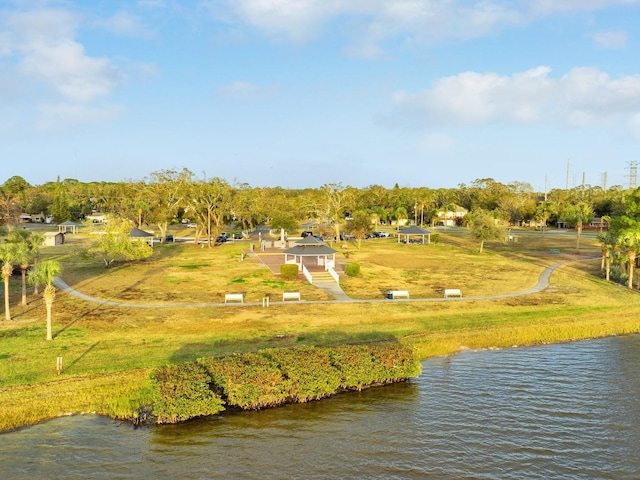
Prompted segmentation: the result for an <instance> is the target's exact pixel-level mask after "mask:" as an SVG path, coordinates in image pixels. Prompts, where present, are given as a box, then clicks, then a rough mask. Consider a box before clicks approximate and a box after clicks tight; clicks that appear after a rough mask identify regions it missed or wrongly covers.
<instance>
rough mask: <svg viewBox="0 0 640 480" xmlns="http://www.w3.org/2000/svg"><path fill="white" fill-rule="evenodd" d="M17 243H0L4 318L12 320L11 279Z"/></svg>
mask: <svg viewBox="0 0 640 480" xmlns="http://www.w3.org/2000/svg"><path fill="white" fill-rule="evenodd" d="M15 248H16V247H15V245H13V244H11V243H6V244H4V245H0V261H1V262H2V269H1V270H0V272H2V281H3V282H4V318H5V319H6V320H11V310H10V308H9V307H10V305H9V280H10V279H11V274H12V273H13V262H14V260H15Z"/></svg>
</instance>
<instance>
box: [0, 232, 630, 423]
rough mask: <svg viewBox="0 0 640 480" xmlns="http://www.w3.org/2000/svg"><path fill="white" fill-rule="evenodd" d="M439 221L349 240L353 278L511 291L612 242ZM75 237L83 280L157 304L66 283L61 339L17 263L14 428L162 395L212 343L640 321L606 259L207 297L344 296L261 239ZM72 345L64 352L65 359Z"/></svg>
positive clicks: (8, 396) (12, 334)
mask: <svg viewBox="0 0 640 480" xmlns="http://www.w3.org/2000/svg"><path fill="white" fill-rule="evenodd" d="M440 233H441V235H440V241H439V242H438V243H437V244H432V245H418V244H410V245H404V244H397V243H395V242H394V241H393V240H392V239H376V240H371V241H366V242H363V244H362V247H361V248H360V249H358V248H356V245H355V244H348V245H347V247H348V248H347V249H342V244H340V245H337V246H335V248H336V249H339V250H341V253H340V254H339V255H338V256H339V257H340V258H338V261H339V262H347V261H349V262H357V263H359V264H360V265H361V275H360V276H358V277H353V278H348V277H345V278H344V279H343V280H342V281H341V285H342V286H343V289H344V290H345V291H346V292H347V293H348V294H349V295H351V296H352V297H354V298H358V299H381V298H383V292H384V291H386V289H388V288H394V289H406V290H409V291H410V293H411V297H412V298H419V297H424V298H434V297H442V289H444V288H460V289H461V290H462V292H463V294H464V295H465V296H479V295H495V294H500V293H511V292H518V291H521V290H525V289H528V288H531V287H532V286H534V285H535V284H536V282H537V278H538V275H539V274H540V273H541V272H542V270H543V269H544V268H545V267H546V266H548V265H551V264H555V263H557V262H561V261H569V260H577V259H585V258H589V257H599V255H600V249H599V246H598V245H597V243H596V241H595V240H594V239H593V238H591V239H589V238H583V239H582V241H581V250H580V252H577V251H576V250H575V236H574V235H571V234H563V235H552V234H545V235H541V234H538V235H526V234H524V233H523V234H522V235H518V241H517V242H515V243H510V244H500V243H495V244H493V243H490V244H489V245H487V246H486V247H485V249H486V250H485V252H484V253H483V254H482V255H478V254H477V253H476V252H477V245H476V244H475V243H474V242H472V241H471V239H470V238H469V236H468V234H467V233H466V232H465V231H464V230H451V231H446V232H445V231H441V232H440ZM71 237H72V236H68V238H70V241H69V242H68V244H66V245H65V246H62V247H50V248H46V249H44V250H43V257H44V258H57V259H58V260H59V261H60V262H61V263H62V265H63V270H62V274H61V277H62V278H63V279H64V280H65V281H66V282H67V283H68V284H69V285H71V286H72V287H74V288H76V289H77V290H79V291H81V292H83V293H85V294H88V295H92V296H96V297H100V298H103V299H109V300H117V301H124V302H131V303H135V304H146V305H150V306H158V307H150V308H132V307H111V306H105V305H99V304H95V303H91V302H87V301H84V300H79V299H76V298H74V297H71V296H69V295H66V294H64V293H60V292H59V293H58V296H57V298H56V301H55V303H54V306H53V314H54V340H53V341H52V342H46V341H45V340H44V338H45V309H44V305H43V303H42V300H41V299H40V298H36V297H35V296H32V295H31V296H30V297H29V304H28V305H27V306H26V307H22V306H20V305H18V304H19V301H20V285H19V284H20V281H19V276H14V278H13V279H12V282H11V284H10V285H11V297H10V298H11V312H12V317H13V319H12V320H11V321H6V320H4V313H3V315H2V318H3V320H0V405H2V406H3V407H2V410H0V430H3V429H9V428H15V427H18V426H21V425H26V424H30V423H34V422H35V421H39V420H42V419H46V418H50V417H53V416H56V415H60V414H64V413H67V412H82V411H86V412H98V413H103V414H108V415H112V416H115V417H124V418H127V417H131V416H132V415H134V412H135V410H136V409H137V408H138V407H139V406H140V405H141V404H144V402H145V401H147V399H146V397H145V395H146V388H145V387H146V385H147V375H148V371H149V369H151V368H153V367H155V366H158V365H162V364H165V363H167V362H181V361H187V360H193V359H196V358H198V357H203V356H220V355H227V354H230V353H234V352H247V351H255V350H258V349H261V348H266V347H278V346H280V347H287V346H294V345H307V344H313V345H331V344H339V343H345V342H369V341H394V342H402V343H406V344H411V345H414V346H415V347H416V348H417V349H418V352H419V354H420V355H421V357H423V358H426V357H428V356H431V355H442V354H450V353H455V352H457V351H459V350H460V349H463V348H489V347H508V346H512V345H524V344H536V343H549V342H558V341H568V340H574V339H580V338H591V337H598V336H603V335H613V334H625V333H634V332H640V315H638V312H639V311H640V310H639V309H640V295H638V294H637V293H636V292H630V291H628V290H627V289H625V288H622V287H620V286H616V285H613V284H609V283H606V282H604V280H602V279H601V278H600V275H599V270H600V262H599V260H597V259H596V260H592V261H585V262H579V263H572V264H568V265H565V266H562V267H561V268H560V269H558V270H557V271H556V272H554V274H553V275H552V278H551V286H550V288H548V289H546V290H545V291H543V292H540V293H536V294H531V295H527V296H522V297H514V298H507V299H500V300H497V299H496V300H476V301H470V300H465V301H454V302H415V303H413V302H397V301H385V302H374V303H353V304H342V303H340V304H339V303H326V304H311V303H305V302H301V303H297V302H292V303H289V304H286V305H279V304H272V306H270V307H269V308H263V307H262V306H255V305H253V306H243V307H238V306H226V307H224V306H223V307H220V306H215V307H212V306H204V307H202V306H201V307H197V306H195V307H194V306H190V305H192V304H203V303H217V302H222V301H223V294H224V293H225V292H232V291H233V292H244V293H245V295H246V298H247V301H250V302H251V301H253V302H259V301H260V300H261V299H262V297H263V296H264V295H265V294H271V295H272V296H274V298H275V299H278V296H279V295H281V293H282V291H285V290H298V291H300V292H301V294H302V298H303V299H306V300H327V299H329V297H328V296H327V294H326V293H325V292H323V291H322V290H320V289H317V288H316V287H313V286H312V285H309V284H307V283H306V282H304V281H303V280H300V279H299V280H294V281H282V280H281V279H280V278H279V276H277V275H274V274H273V273H271V271H270V270H269V269H268V268H266V267H265V266H263V265H262V264H261V263H260V260H259V259H258V258H257V257H248V258H247V257H245V258H244V260H243V261H241V254H242V253H243V252H244V251H245V250H247V249H248V245H247V244H246V243H244V244H243V243H237V244H227V245H222V246H218V247H215V248H213V249H209V248H200V247H198V246H195V245H191V244H170V245H159V246H157V247H156V248H155V250H154V255H153V256H152V257H151V258H150V259H148V260H145V261H142V262H139V263H135V264H131V265H122V266H117V267H114V268H110V269H105V268H104V266H103V265H102V263H101V262H100V261H98V260H95V261H94V260H83V259H81V258H79V257H77V256H76V255H74V251H75V248H76V247H77V246H78V245H79V244H81V243H82V242H83V241H84V239H83V238H82V236H80V235H78V236H76V237H75V238H71ZM552 248H554V249H555V248H558V249H560V253H559V254H552V253H550V250H551V249H552ZM344 251H348V252H349V258H348V259H346V258H345V257H344V255H343V253H342V252H344ZM30 291H31V289H30ZM57 357H62V359H63V373H62V374H61V375H58V374H57V372H56V358H57ZM25 405H27V406H29V408H25Z"/></svg>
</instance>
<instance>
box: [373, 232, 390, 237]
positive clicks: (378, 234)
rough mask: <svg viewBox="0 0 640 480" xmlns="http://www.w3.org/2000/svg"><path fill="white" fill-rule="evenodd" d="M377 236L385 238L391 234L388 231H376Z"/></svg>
mask: <svg viewBox="0 0 640 480" xmlns="http://www.w3.org/2000/svg"><path fill="white" fill-rule="evenodd" d="M375 235H376V237H378V238H384V237H390V236H391V235H390V234H388V233H387V232H375Z"/></svg>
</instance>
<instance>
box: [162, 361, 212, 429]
mask: <svg viewBox="0 0 640 480" xmlns="http://www.w3.org/2000/svg"><path fill="white" fill-rule="evenodd" d="M151 379H152V381H153V384H154V386H155V389H154V399H153V400H154V401H153V413H154V415H155V416H156V417H157V421H158V423H176V422H181V421H184V420H188V419H190V418H194V417H199V416H204V415H213V414H215V413H218V412H221V411H222V410H224V407H223V406H222V404H223V402H222V399H221V398H220V397H219V396H218V395H216V394H215V393H214V392H213V391H212V390H211V388H210V387H209V384H210V383H211V377H210V376H209V374H208V373H207V372H206V371H205V370H204V368H202V367H201V366H200V365H197V364H195V363H184V364H179V365H167V366H165V367H160V368H158V369H156V370H155V371H154V372H153V374H152V377H151Z"/></svg>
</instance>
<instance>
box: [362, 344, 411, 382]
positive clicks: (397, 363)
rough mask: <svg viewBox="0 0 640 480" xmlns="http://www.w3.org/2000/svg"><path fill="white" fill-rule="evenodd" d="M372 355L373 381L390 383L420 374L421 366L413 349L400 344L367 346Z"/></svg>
mask: <svg viewBox="0 0 640 480" xmlns="http://www.w3.org/2000/svg"><path fill="white" fill-rule="evenodd" d="M367 349H368V350H369V352H370V353H371V356H372V357H373V368H372V372H371V374H372V376H373V377H374V378H375V380H374V382H375V383H390V382H398V381H401V380H406V379H407V378H410V377H415V376H418V375H420V372H421V369H422V366H421V365H420V362H419V361H418V359H417V357H416V354H415V352H414V351H413V350H411V349H410V348H408V347H404V346H402V345H380V346H375V347H367Z"/></svg>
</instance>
